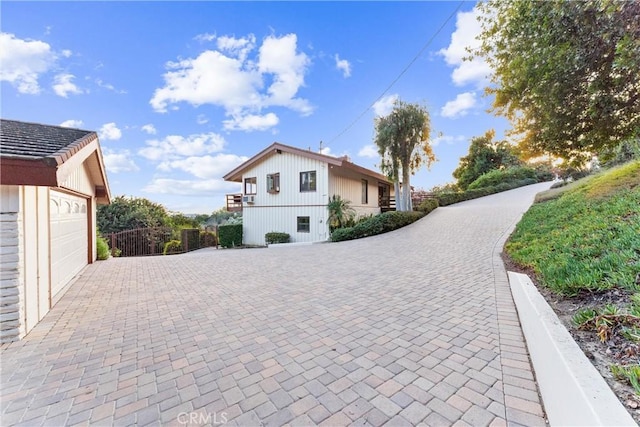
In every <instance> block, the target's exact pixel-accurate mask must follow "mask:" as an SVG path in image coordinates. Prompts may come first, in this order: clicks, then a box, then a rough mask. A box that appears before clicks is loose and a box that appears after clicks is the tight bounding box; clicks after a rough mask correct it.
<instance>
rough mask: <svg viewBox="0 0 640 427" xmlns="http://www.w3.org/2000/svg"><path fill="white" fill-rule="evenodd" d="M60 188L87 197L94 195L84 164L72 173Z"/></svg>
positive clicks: (93, 188)
mask: <svg viewBox="0 0 640 427" xmlns="http://www.w3.org/2000/svg"><path fill="white" fill-rule="evenodd" d="M60 187H62V188H68V189H69V190H74V191H77V192H78V193H82V194H86V195H87V196H94V195H95V187H94V186H93V184H92V183H91V177H90V175H89V171H88V170H87V164H86V163H83V164H82V166H80V167H79V168H77V169H76V170H75V171H73V173H72V174H71V175H69V176H68V177H67V179H66V180H65V181H64V182H63V183H62V185H60Z"/></svg>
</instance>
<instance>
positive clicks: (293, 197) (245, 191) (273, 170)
mask: <svg viewBox="0 0 640 427" xmlns="http://www.w3.org/2000/svg"><path fill="white" fill-rule="evenodd" d="M224 179H225V180H227V181H233V182H238V183H241V184H242V194H237V195H229V196H228V197H227V201H228V203H229V204H230V206H229V208H230V210H233V209H234V208H235V210H238V208H239V207H241V209H242V218H243V243H244V244H246V245H264V244H265V234H266V233H268V232H272V231H276V232H284V233H288V234H289V235H290V236H291V241H292V242H317V241H324V240H327V239H328V238H329V225H328V217H329V211H328V210H327V204H328V203H329V199H330V198H331V196H333V195H338V196H341V197H342V198H343V199H345V200H348V201H349V202H351V206H352V207H353V208H354V209H355V211H356V213H357V215H358V216H362V215H370V214H378V213H380V210H381V202H384V201H385V200H387V201H388V200H389V199H390V197H391V196H392V192H393V185H392V184H391V183H390V182H389V180H388V179H387V178H386V177H385V176H384V175H382V174H380V173H378V172H375V171H372V170H369V169H365V168H363V167H361V166H358V165H356V164H354V163H352V162H350V161H349V160H348V158H347V157H333V156H328V155H324V154H319V153H315V152H313V151H309V150H303V149H299V148H295V147H291V146H288V145H284V144H280V143H274V144H272V145H270V146H269V147H267V148H266V149H264V150H263V151H261V152H260V153H258V154H257V155H255V156H253V157H252V158H250V159H249V160H247V161H246V162H244V163H243V164H241V165H240V166H238V167H237V168H235V169H234V170H232V171H231V172H229V173H228V174H226V175H225V176H224ZM240 202H241V203H240Z"/></svg>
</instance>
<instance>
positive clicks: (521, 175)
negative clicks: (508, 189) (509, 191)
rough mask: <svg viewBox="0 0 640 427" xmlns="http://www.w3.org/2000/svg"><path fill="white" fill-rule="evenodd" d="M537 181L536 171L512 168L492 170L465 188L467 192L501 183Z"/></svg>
mask: <svg viewBox="0 0 640 427" xmlns="http://www.w3.org/2000/svg"><path fill="white" fill-rule="evenodd" d="M531 178H533V179H536V180H537V179H538V176H537V174H536V171H535V170H534V169H532V168H525V167H514V168H508V169H494V170H492V171H489V172H487V173H485V174H484V175H482V176H480V177H479V178H478V179H476V180H475V181H473V182H472V183H471V184H469V187H467V190H477V189H478V188H485V187H495V186H496V185H500V184H503V183H505V182H506V183H511V182H516V181H522V180H525V179H531Z"/></svg>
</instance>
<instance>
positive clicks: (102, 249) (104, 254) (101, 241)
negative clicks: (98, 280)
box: [96, 233, 110, 260]
mask: <svg viewBox="0 0 640 427" xmlns="http://www.w3.org/2000/svg"><path fill="white" fill-rule="evenodd" d="M96 246H97V249H98V259H99V260H105V259H108V258H109V255H110V254H109V243H107V239H105V238H104V237H101V236H100V234H99V233H98V234H97V235H96Z"/></svg>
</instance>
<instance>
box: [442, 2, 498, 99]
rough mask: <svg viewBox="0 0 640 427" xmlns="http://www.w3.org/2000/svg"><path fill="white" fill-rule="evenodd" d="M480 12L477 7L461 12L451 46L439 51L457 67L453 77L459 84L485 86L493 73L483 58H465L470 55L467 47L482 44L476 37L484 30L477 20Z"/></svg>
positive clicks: (447, 60) (449, 63)
mask: <svg viewBox="0 0 640 427" xmlns="http://www.w3.org/2000/svg"><path fill="white" fill-rule="evenodd" d="M479 14H480V12H479V11H478V9H477V8H474V9H473V10H471V11H469V12H459V13H458V16H457V20H456V29H455V31H454V32H453V33H452V34H451V42H450V43H449V46H447V47H446V48H445V49H441V50H440V51H439V52H438V53H439V54H441V55H442V56H444V59H445V61H446V63H447V64H448V65H450V66H453V67H455V69H454V70H453V73H452V75H451V78H452V80H453V82H454V83H455V84H456V85H457V86H463V85H465V84H476V85H477V86H478V87H480V86H483V85H484V84H485V83H487V81H488V76H489V75H490V74H491V67H489V64H487V63H486V62H485V61H484V60H483V59H481V58H474V60H473V61H465V60H464V57H466V56H469V53H468V51H467V48H471V49H475V48H477V47H479V46H480V42H479V41H478V40H477V39H476V37H477V36H478V35H479V34H480V33H481V32H482V27H481V26H480V22H479V21H478V20H477V17H478V16H479Z"/></svg>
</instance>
